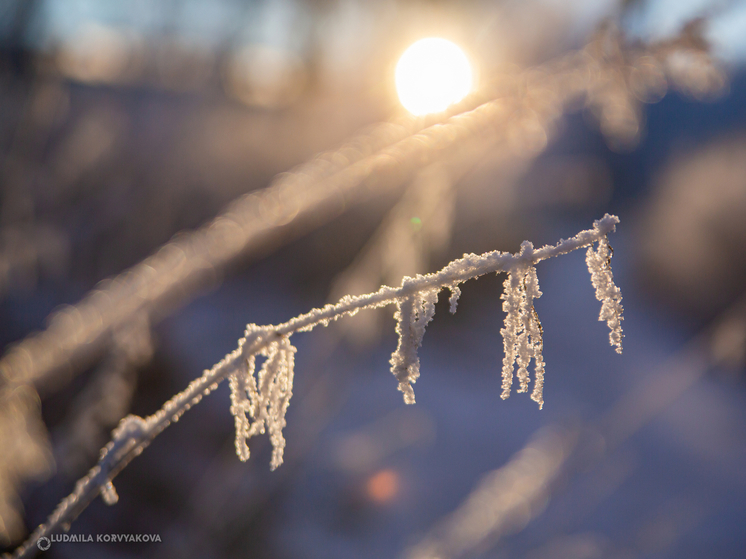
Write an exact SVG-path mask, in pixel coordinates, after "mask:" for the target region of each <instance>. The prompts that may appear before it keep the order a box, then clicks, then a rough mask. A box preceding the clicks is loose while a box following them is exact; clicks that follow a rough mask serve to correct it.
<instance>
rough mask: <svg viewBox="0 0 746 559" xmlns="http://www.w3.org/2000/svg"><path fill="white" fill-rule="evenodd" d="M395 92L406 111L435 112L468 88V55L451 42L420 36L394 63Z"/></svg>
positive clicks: (456, 99)
mask: <svg viewBox="0 0 746 559" xmlns="http://www.w3.org/2000/svg"><path fill="white" fill-rule="evenodd" d="M395 80H396V92H397V93H398V95H399V101H401V104H402V105H404V108H405V109H407V110H408V111H409V112H410V113H412V114H414V115H426V114H430V113H439V112H441V111H444V110H445V109H447V108H448V106H449V105H452V104H453V103H457V102H459V101H461V99H463V98H464V97H466V95H467V94H468V93H469V92H470V91H471V89H472V86H473V82H474V78H473V74H472V70H471V64H470V63H469V59H468V58H467V57H466V54H464V51H462V50H461V49H460V48H459V47H457V46H456V45H454V44H453V43H452V42H450V41H447V40H445V39H440V38H437V37H429V38H427V39H420V40H419V41H417V42H416V43H414V44H413V45H412V46H410V47H409V48H408V49H407V50H406V51H404V54H402V56H401V58H400V59H399V62H398V63H397V65H396V73H395Z"/></svg>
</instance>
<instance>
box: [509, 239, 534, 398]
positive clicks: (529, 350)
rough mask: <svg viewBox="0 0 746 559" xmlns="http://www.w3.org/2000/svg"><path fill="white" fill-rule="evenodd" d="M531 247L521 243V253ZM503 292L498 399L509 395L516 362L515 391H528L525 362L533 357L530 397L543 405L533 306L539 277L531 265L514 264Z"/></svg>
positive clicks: (526, 255)
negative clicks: (501, 350)
mask: <svg viewBox="0 0 746 559" xmlns="http://www.w3.org/2000/svg"><path fill="white" fill-rule="evenodd" d="M533 251H534V247H533V245H532V244H531V243H529V242H524V243H523V245H521V253H520V256H525V257H530V255H531V254H532V253H533ZM504 288H505V291H504V292H503V294H502V299H503V311H505V313H506V314H505V327H504V328H503V329H502V330H500V333H501V334H502V337H503V346H504V348H505V356H504V357H503V384H502V388H503V391H502V394H501V396H500V397H501V398H502V399H503V400H504V399H505V398H507V397H508V396H510V389H511V388H512V386H513V368H514V365H515V364H516V363H517V364H518V374H517V376H518V383H519V386H518V392H528V384H529V381H530V378H529V373H528V365H529V363H530V361H531V359H533V360H534V375H535V376H534V390H533V393H532V394H531V399H532V400H534V401H535V402H537V403H538V404H539V408H542V407H544V358H543V357H542V350H543V349H544V339H543V330H542V327H541V322H539V315H538V314H537V312H536V309H535V308H534V299H538V298H539V297H541V291H539V279H538V278H537V277H536V268H535V267H534V266H533V264H527V265H525V266H516V267H515V268H513V269H511V270H510V271H509V272H508V278H507V279H506V280H505V283H504Z"/></svg>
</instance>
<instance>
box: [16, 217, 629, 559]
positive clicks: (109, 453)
mask: <svg viewBox="0 0 746 559" xmlns="http://www.w3.org/2000/svg"><path fill="white" fill-rule="evenodd" d="M617 223H619V218H617V217H616V216H610V215H608V214H607V215H606V216H604V217H603V218H602V219H600V220H598V221H596V222H595V224H594V228H593V229H589V230H585V231H581V232H580V233H578V234H577V235H576V236H574V237H572V238H570V239H567V240H562V241H560V242H559V243H558V244H557V245H554V246H549V245H548V246H545V247H543V248H540V249H538V250H522V251H521V252H520V253H518V254H511V253H506V252H500V251H492V252H487V253H484V254H482V255H476V254H466V255H464V257H463V258H460V259H458V260H454V261H453V262H451V263H450V264H448V265H447V266H445V267H444V268H443V269H441V270H440V271H438V272H435V273H432V274H427V275H424V276H423V275H418V276H416V277H414V278H409V277H407V278H404V280H403V281H402V285H401V286H400V287H397V288H394V287H387V286H384V287H381V289H379V290H378V291H376V292H374V293H369V294H367V295H361V296H357V297H351V296H347V297H343V298H342V299H341V300H340V301H339V302H338V303H336V304H334V305H331V304H330V305H326V306H325V307H322V308H320V309H314V310H312V311H310V312H308V313H305V314H302V315H299V316H297V317H295V318H293V319H291V320H289V321H287V322H284V323H282V324H278V325H273V326H264V327H260V328H259V327H254V325H250V327H249V328H248V329H247V335H246V336H245V337H243V338H241V339H240V340H239V341H238V347H237V348H236V349H235V350H234V351H232V352H231V353H229V354H228V355H226V356H225V357H224V358H223V359H222V360H221V361H220V362H218V363H217V364H215V365H214V366H213V367H212V368H211V369H209V370H207V371H205V373H204V374H203V375H202V376H201V377H200V378H198V379H196V380H194V381H192V382H191V383H190V384H189V386H188V387H187V388H186V389H185V390H184V391H182V392H180V393H179V394H176V395H175V396H174V397H173V398H171V399H170V400H168V401H167V402H166V403H165V404H164V405H163V407H162V408H161V409H160V410H158V411H157V412H156V413H155V414H153V415H151V416H149V417H147V418H142V417H139V416H133V415H130V416H127V417H126V418H124V419H123V420H122V421H121V423H120V424H119V426H118V427H117V428H116V429H115V430H114V432H113V439H112V441H111V442H110V443H109V444H108V445H107V446H106V447H105V448H104V449H103V450H102V456H101V459H100V460H99V462H98V463H97V464H96V465H95V466H94V467H93V468H92V469H91V470H90V472H89V473H88V475H87V476H85V477H84V478H82V479H81V480H79V481H78V482H77V483H76V486H75V490H74V491H73V492H72V493H71V494H70V495H69V496H68V497H67V498H65V499H64V500H63V501H62V502H61V503H60V504H59V505H58V507H57V509H56V510H55V511H54V513H53V514H52V515H51V516H50V517H49V519H48V521H47V523H46V524H43V525H41V526H39V527H38V528H37V530H36V531H34V533H33V534H31V536H30V537H29V539H28V540H26V542H24V544H23V545H21V546H20V547H19V548H18V549H17V550H16V551H15V552H14V554H13V555H12V556H7V557H13V558H15V559H20V558H23V557H31V556H33V555H34V554H35V552H36V549H37V548H36V543H37V542H38V541H39V539H40V538H43V537H49V535H50V534H52V533H56V532H57V531H59V530H60V529H62V530H67V529H69V527H70V524H71V523H72V522H73V521H74V520H75V518H77V516H78V515H79V514H80V513H81V512H82V511H83V510H85V508H86V507H87V506H88V504H89V503H90V502H91V501H92V500H93V499H94V498H95V497H96V496H97V495H99V494H102V495H103V496H104V497H106V499H105V500H106V501H107V502H108V503H109V504H113V503H114V502H116V493H114V490H113V487H112V485H111V480H112V479H113V478H114V477H116V476H117V475H118V474H119V473H120V472H121V471H122V470H123V469H124V468H125V467H126V466H127V465H128V464H129V463H130V461H131V460H132V459H133V458H135V457H136V456H138V455H139V454H140V453H141V452H142V451H143V450H144V449H145V448H146V447H147V446H148V445H149V444H150V442H151V441H152V440H153V439H154V438H155V437H156V436H158V434H160V433H161V432H162V431H163V430H164V429H165V428H166V427H168V426H169V425H170V424H171V423H173V422H176V421H178V420H179V418H180V417H181V416H182V415H183V414H184V413H185V412H186V411H188V410H189V409H190V408H191V407H192V406H193V405H195V404H197V403H199V401H200V400H201V399H202V398H203V397H204V396H205V395H207V394H209V393H210V392H212V391H213V390H215V388H217V386H218V384H219V383H220V382H222V381H223V380H224V379H225V378H226V377H228V376H229V375H231V374H232V373H234V372H237V371H238V370H239V368H240V367H241V366H242V362H243V361H244V360H246V359H248V358H249V357H251V356H255V355H257V354H258V353H259V352H260V351H261V350H262V349H263V348H266V347H267V346H269V345H270V344H272V343H275V342H276V341H277V340H278V339H279V338H281V337H287V336H290V335H291V334H293V333H296V332H307V331H310V330H312V329H313V328H315V327H316V326H318V325H320V324H321V325H327V324H329V322H330V321H334V320H337V319H339V318H341V317H343V316H349V315H353V314H356V313H357V312H358V311H360V310H363V309H370V308H378V307H383V306H386V305H390V304H393V303H395V302H397V301H400V300H401V299H402V298H406V297H411V296H412V295H414V294H416V293H420V292H423V291H428V290H433V289H436V290H438V291H439V290H441V289H444V288H448V287H450V286H452V285H454V284H457V283H461V282H464V281H467V280H470V279H474V278H477V277H479V276H482V275H484V274H487V273H491V272H504V271H509V270H511V269H512V268H513V267H515V266H521V267H525V266H526V265H535V264H536V263H538V262H540V261H542V260H546V259H548V258H553V257H555V256H560V255H563V254H567V253H569V252H572V251H574V250H578V249H580V248H583V247H587V246H590V245H592V244H593V243H595V242H598V241H600V240H602V239H605V238H606V235H608V234H609V233H610V232H612V231H614V229H615V227H616V224H617Z"/></svg>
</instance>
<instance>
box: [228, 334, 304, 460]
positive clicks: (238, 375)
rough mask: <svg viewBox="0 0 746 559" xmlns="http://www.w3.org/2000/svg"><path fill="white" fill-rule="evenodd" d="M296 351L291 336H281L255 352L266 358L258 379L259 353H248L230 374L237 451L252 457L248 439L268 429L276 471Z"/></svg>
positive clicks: (243, 456)
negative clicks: (241, 363) (242, 362)
mask: <svg viewBox="0 0 746 559" xmlns="http://www.w3.org/2000/svg"><path fill="white" fill-rule="evenodd" d="M255 329H256V326H255V325H253V324H251V325H249V327H248V329H247V334H248V333H249V332H250V331H253V330H255ZM295 351H296V350H295V347H293V345H292V344H291V343H290V336H281V337H279V339H277V340H275V341H272V342H270V343H269V344H267V345H266V346H264V347H262V348H261V349H260V350H259V351H258V352H257V354H256V355H259V356H262V357H265V358H266V359H265V361H264V363H263V364H262V367H261V369H260V370H259V373H258V374H257V375H256V378H255V377H254V371H255V369H256V365H255V362H256V355H249V356H248V357H247V358H246V359H245V362H244V365H243V366H242V367H240V368H238V369H237V370H236V371H234V372H233V373H232V374H231V375H230V376H229V377H228V378H229V381H228V382H229V385H230V389H231V408H230V409H231V413H232V414H233V417H234V420H235V425H236V454H237V455H238V457H239V458H240V459H241V460H243V461H246V460H248V459H249V454H250V453H249V446H248V439H250V438H251V437H253V436H254V435H258V434H264V433H265V432H266V431H269V439H270V442H271V443H272V459H271V461H270V467H271V468H272V469H273V470H274V469H275V468H277V467H278V466H280V465H281V464H282V459H283V453H284V450H285V437H284V436H283V434H282V430H283V428H284V427H285V424H286V422H285V412H286V411H287V407H288V404H289V403H290V397H291V396H292V395H293V369H294V365H295Z"/></svg>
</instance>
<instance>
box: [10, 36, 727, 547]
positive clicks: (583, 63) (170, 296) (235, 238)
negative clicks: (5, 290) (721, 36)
mask: <svg viewBox="0 0 746 559" xmlns="http://www.w3.org/2000/svg"><path fill="white" fill-rule="evenodd" d="M498 82H499V84H500V85H499V87H498V88H497V89H499V91H493V92H491V93H488V94H487V95H486V96H485V97H484V98H483V99H482V101H483V100H485V99H490V98H491V100H489V101H487V102H485V103H483V104H481V105H479V106H476V108H474V106H475V105H477V103H478V101H477V100H476V97H475V98H473V99H472V100H471V101H467V103H471V105H470V106H467V105H462V106H460V107H458V108H457V109H454V110H460V111H463V112H461V113H460V114H456V115H455V116H452V117H450V118H446V116H447V115H441V116H439V117H435V118H433V119H431V120H426V121H423V120H419V119H410V120H400V121H399V122H396V123H384V124H381V125H378V126H376V127H374V128H372V129H370V130H368V131H366V132H364V133H363V134H361V135H359V136H357V137H355V138H352V139H351V140H350V141H348V142H346V143H345V144H343V145H342V146H341V147H340V148H338V149H336V150H333V151H330V152H328V153H325V154H321V155H319V156H316V157H314V158H313V159H311V160H310V161H308V162H307V163H305V164H303V165H301V166H299V167H298V168H296V169H293V170H291V171H290V172H289V173H283V174H281V175H279V176H278V177H277V178H276V179H275V180H274V181H273V183H272V184H271V185H270V186H269V187H268V188H266V189H262V190H260V191H257V192H254V193H250V194H248V195H246V196H243V197H241V198H239V199H238V200H236V201H235V202H234V203H232V204H231V205H230V206H229V207H228V208H227V209H226V211H225V212H224V213H222V214H221V215H219V216H218V217H216V218H215V219H214V220H212V221H211V222H209V223H207V224H205V225H204V226H203V227H201V228H199V229H198V230H196V231H193V232H190V233H184V234H179V235H177V236H176V237H174V239H172V240H171V241H170V242H169V243H167V244H166V245H164V246H163V247H161V248H160V249H158V250H157V251H156V252H155V253H154V254H153V255H151V256H149V257H148V258H147V259H145V260H144V261H143V262H141V263H140V264H138V265H136V266H134V267H133V268H131V269H129V270H126V271H125V272H123V273H122V274H120V275H119V276H117V277H115V278H113V279H110V280H105V281H103V282H101V283H100V284H99V285H98V286H97V287H96V289H95V290H93V291H92V292H91V293H89V294H88V295H87V296H86V297H85V298H83V299H82V300H81V301H80V302H79V303H77V304H75V305H73V306H65V307H63V308H62V309H61V310H59V311H57V312H55V313H54V314H53V315H51V316H50V317H49V318H48V320H47V324H48V326H47V328H46V329H45V330H44V331H43V332H40V333H37V334H33V335H30V336H28V337H27V338H26V339H24V340H23V341H21V342H20V343H18V344H16V345H15V346H13V347H12V348H11V349H10V350H9V351H8V352H7V353H6V354H5V355H4V356H3V357H2V358H1V359H0V424H1V425H0V434H2V435H4V439H3V440H11V441H13V444H14V445H15V446H17V447H19V448H20V447H25V448H26V449H27V450H26V451H22V452H20V451H19V452H12V453H8V454H6V455H5V456H0V539H2V538H3V536H4V535H7V534H4V532H9V530H8V529H7V527H8V526H10V525H11V524H12V525H14V526H20V522H19V521H18V518H19V517H18V515H17V513H16V512H15V511H14V510H13V508H14V507H13V505H14V504H15V502H16V501H17V500H18V497H17V492H16V490H15V488H14V486H15V485H16V484H17V483H19V482H20V480H22V479H24V478H27V477H28V476H29V474H30V473H31V472H33V471H43V470H44V469H48V468H50V467H51V457H50V454H49V448H48V446H49V445H48V442H47V440H46V439H47V438H46V436H45V433H44V424H43V422H42V421H41V417H40V415H39V413H38V407H39V406H38V395H37V394H36V392H35V389H34V385H44V387H45V388H46V389H47V390H53V389H54V388H55V385H56V386H59V385H60V384H63V383H64V382H65V381H67V380H69V379H70V378H71V377H72V376H73V375H75V374H77V373H78V372H80V371H81V370H84V369H85V368H86V367H87V366H89V365H90V364H91V363H92V362H93V361H94V360H95V359H97V358H98V357H100V356H101V355H102V354H104V353H105V351H106V349H107V348H108V347H110V345H111V340H112V337H113V335H114V334H115V333H116V332H117V331H118V330H120V329H122V328H128V327H129V325H130V324H132V322H133V319H137V320H139V318H138V317H144V318H145V320H147V321H149V322H152V323H155V322H157V320H159V319H160V318H162V317H163V316H166V315H168V314H169V313H170V312H171V311H172V310H173V309H174V308H176V307H179V306H180V305H182V304H184V303H185V302H187V301H188V300H190V299H191V298H192V297H194V296H195V294H196V293H198V292H200V291H201V290H203V289H204V288H206V287H209V286H210V285H213V284H214V283H215V282H216V281H218V280H219V277H220V275H221V273H222V270H223V269H224V268H225V266H226V265H227V264H228V263H230V262H231V261H234V260H236V259H237V258H245V257H246V256H247V255H250V254H252V253H254V254H256V253H257V252H261V251H267V250H268V249H271V248H273V247H274V246H276V245H278V244H280V243H281V242H283V241H285V240H286V239H287V238H289V237H291V236H297V235H299V234H301V233H302V232H303V231H305V230H308V229H310V228H312V227H314V226H316V225H318V224H320V223H322V222H324V221H327V220H329V219H331V218H332V217H334V216H335V215H338V214H339V213H341V212H342V211H343V210H344V209H345V208H347V207H349V206H350V205H352V204H353V203H355V202H359V201H361V200H364V199H365V198H366V197H367V196H369V195H370V194H371V193H373V192H379V191H381V190H386V189H394V188H397V187H399V186H400V185H401V184H403V183H406V182H407V181H408V180H409V179H411V177H412V176H413V175H414V174H415V173H416V172H417V171H418V170H419V169H422V168H424V167H426V166H428V165H430V164H432V163H433V162H437V161H441V160H443V158H444V156H445V155H446V154H452V153H453V152H457V151H458V150H465V149H467V148H468V146H472V147H473V146H474V145H477V144H480V143H485V139H487V138H489V141H494V140H495V139H498V140H499V141H500V142H502V143H503V144H505V145H508V146H511V149H512V150H514V151H515V152H522V153H525V154H535V153H537V152H538V151H540V150H541V149H543V147H544V146H545V145H546V143H547V138H548V136H549V135H550V133H551V129H552V126H553V123H554V122H555V121H556V119H558V118H559V117H560V116H561V114H562V112H563V108H564V107H565V106H566V105H568V104H574V103H575V102H577V100H578V99H580V100H583V99H584V100H585V103H586V105H587V106H588V107H589V109H590V110H591V112H592V113H593V114H595V115H596V116H597V117H598V119H599V123H600V126H601V130H602V131H603V132H604V134H605V135H606V136H607V138H608V139H609V142H610V143H611V144H612V145H614V146H627V147H628V146H629V145H631V144H633V143H634V141H636V139H637V138H638V137H639V136H640V131H641V129H642V126H643V122H642V117H643V113H642V108H641V107H642V102H652V101H655V100H657V99H659V98H660V97H662V96H663V95H664V94H665V92H666V90H667V89H668V88H669V87H677V88H679V89H683V90H684V91H686V92H688V93H689V94H690V95H692V96H694V97H696V98H702V97H708V96H711V95H713V94H715V93H716V92H718V91H720V90H722V89H723V86H724V84H725V75H724V74H723V72H722V71H721V70H720V69H718V68H717V67H716V66H715V65H714V64H713V63H712V59H711V57H710V54H709V52H708V46H707V44H706V42H705V41H704V40H703V39H702V37H701V34H700V29H699V27H698V26H697V25H696V24H693V25H690V26H688V27H687V28H685V29H684V31H683V32H682V33H681V35H680V36H678V37H675V38H673V39H670V40H667V41H663V42H659V43H653V44H648V45H639V44H638V45H632V46H630V45H628V44H625V43H624V40H623V37H622V36H621V34H620V33H618V32H616V31H615V30H614V29H613V28H611V27H606V28H605V29H603V30H601V31H600V32H599V33H598V34H597V36H596V37H595V38H594V39H593V40H592V41H591V43H590V44H589V45H588V46H587V47H586V48H584V49H581V50H579V51H577V52H574V53H570V54H568V55H567V56H563V57H562V58H560V59H557V60H555V61H553V62H549V63H548V64H546V65H543V66H541V67H539V68H532V69H528V70H526V71H525V72H520V73H517V74H514V75H505V76H501V78H500V80H496V83H498ZM479 102H481V101H479ZM467 109H468V110H467ZM507 151H510V150H507ZM376 284H377V283H376ZM454 293H455V292H454ZM535 296H538V295H535ZM454 297H455V298H454V299H453V301H455V300H456V299H457V296H455V295H454ZM521 297H523V295H521ZM527 304H528V305H529V307H530V303H528V300H527ZM610 312H612V314H613V313H614V311H613V309H612V310H611V311H610ZM604 320H607V321H608V319H604ZM524 322H525V321H524ZM538 327H539V323H538V321H537V322H535V323H533V322H531V321H529V322H528V323H525V324H524V325H523V329H524V330H521V331H525V332H527V335H526V337H525V342H526V344H527V345H526V346H525V347H526V348H528V354H526V355H524V356H522V357H521V362H523V361H525V360H526V357H527V356H528V357H530V358H533V359H536V358H537V356H538V357H540V354H541V350H540V346H539V345H536V344H538V343H539V342H540V336H538V335H533V334H531V330H536V329H537V328H538ZM526 328H528V330H526ZM510 332H514V333H515V335H516V336H520V331H514V330H511V331H510ZM523 339H524V338H521V340H523ZM521 343H523V342H521ZM521 347H523V346H521ZM524 349H525V348H524ZM516 351H518V352H519V353H520V351H522V350H521V349H520V347H519V348H517V349H516ZM536 364H537V366H539V361H538V360H536ZM411 365H412V367H410V363H408V364H407V371H409V372H407V373H406V375H404V373H403V372H402V373H401V374H402V375H404V376H410V375H413V374H414V372H413V371H415V367H414V363H411ZM524 368H525V367H524ZM524 368H521V366H520V365H519V372H520V374H522V375H523V374H524V373H523V372H522V371H523V369H524ZM541 374H542V373H540V369H537V370H536V376H537V379H538V378H539V377H540V376H541ZM519 378H521V377H519ZM523 378H524V379H525V376H524V377H523ZM540 385H541V383H540V381H537V382H536V383H535V387H534V392H533V394H532V397H534V399H536V400H537V401H540V400H541V391H540ZM537 389H538V391H537ZM4 409H7V410H11V409H12V410H17V411H18V412H19V413H20V414H21V416H22V417H23V420H22V421H13V419H12V417H11V416H10V414H9V413H4ZM6 433H7V434H6ZM14 532H15V530H14Z"/></svg>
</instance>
